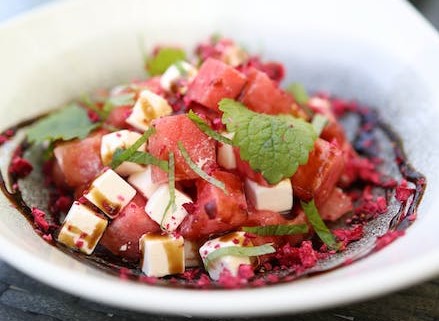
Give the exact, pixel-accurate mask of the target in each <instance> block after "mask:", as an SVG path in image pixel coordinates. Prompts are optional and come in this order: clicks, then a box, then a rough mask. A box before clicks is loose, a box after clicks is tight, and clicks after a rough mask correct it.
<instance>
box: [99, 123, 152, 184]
mask: <svg viewBox="0 0 439 321" xmlns="http://www.w3.org/2000/svg"><path fill="white" fill-rule="evenodd" d="M141 136H142V135H140V134H139V133H137V132H134V131H131V130H126V129H124V130H119V131H117V132H113V133H110V134H106V135H104V136H102V141H101V159H102V163H103V164H104V165H109V164H110V163H111V160H112V158H113V154H114V152H115V151H116V149H117V148H122V149H127V148H128V147H130V146H131V145H133V144H134V143H135V142H136V141H137V140H138V139H139V138H140V137H141ZM138 150H139V151H145V144H143V145H141V146H140V147H139V149H138ZM144 169H145V166H142V165H139V164H135V163H132V162H123V163H122V164H121V165H119V166H118V167H117V168H116V169H115V172H116V173H118V174H119V175H122V176H128V175H130V174H133V173H136V172H139V171H142V170H144Z"/></svg>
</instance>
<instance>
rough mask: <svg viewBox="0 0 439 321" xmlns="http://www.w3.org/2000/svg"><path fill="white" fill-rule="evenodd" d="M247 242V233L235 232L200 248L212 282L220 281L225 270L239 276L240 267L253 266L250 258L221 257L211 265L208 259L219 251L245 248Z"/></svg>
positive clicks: (210, 241) (211, 262)
mask: <svg viewBox="0 0 439 321" xmlns="http://www.w3.org/2000/svg"><path fill="white" fill-rule="evenodd" d="M244 241H245V232H233V233H230V234H226V235H223V236H221V237H218V238H216V239H213V240H209V241H207V242H206V243H204V244H203V246H202V247H201V248H200V256H201V259H202V260H203V263H204V266H205V268H206V270H207V272H208V273H209V276H210V278H211V279H212V280H218V279H219V278H220V276H221V273H223V272H224V271H225V270H228V271H229V272H230V274H231V275H232V276H237V275H238V271H239V267H240V266H241V265H242V264H251V263H252V262H251V258H250V257H248V256H232V255H225V256H221V257H219V258H217V259H215V260H213V261H210V262H209V264H207V262H206V257H207V256H208V255H209V254H210V253H212V252H214V251H215V250H217V249H220V248H223V247H229V246H243V244H244Z"/></svg>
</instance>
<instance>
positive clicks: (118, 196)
mask: <svg viewBox="0 0 439 321" xmlns="http://www.w3.org/2000/svg"><path fill="white" fill-rule="evenodd" d="M117 199H118V200H119V201H121V202H123V201H125V197H123V196H122V195H117Z"/></svg>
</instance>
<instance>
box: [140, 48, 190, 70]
mask: <svg viewBox="0 0 439 321" xmlns="http://www.w3.org/2000/svg"><path fill="white" fill-rule="evenodd" d="M185 58H186V53H185V51H184V50H183V49H178V48H166V47H165V48H161V49H159V51H158V52H157V54H155V55H153V56H150V57H148V59H147V60H146V70H147V71H148V73H149V74H150V75H151V76H157V75H161V74H163V73H164V72H165V71H166V69H168V67H170V66H171V65H173V64H175V63H176V62H177V61H180V60H185Z"/></svg>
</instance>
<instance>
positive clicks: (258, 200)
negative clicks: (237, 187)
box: [245, 178, 293, 212]
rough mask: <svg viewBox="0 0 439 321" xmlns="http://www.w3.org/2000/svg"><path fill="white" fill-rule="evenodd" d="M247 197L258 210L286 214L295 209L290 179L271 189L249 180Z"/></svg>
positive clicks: (247, 180) (246, 183) (246, 190)
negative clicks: (285, 212)
mask: <svg viewBox="0 0 439 321" xmlns="http://www.w3.org/2000/svg"><path fill="white" fill-rule="evenodd" d="M245 195H246V196H247V199H248V200H249V201H250V202H251V203H252V204H253V206H254V207H255V209H257V210H268V211H273V212H284V211H289V210H291V208H292V207H293V188H292V185H291V181H290V179H288V178H286V179H284V180H282V181H280V182H279V183H278V184H276V185H273V186H270V187H267V186H262V185H259V184H258V183H256V182H254V181H252V180H250V179H248V178H247V179H246V180H245Z"/></svg>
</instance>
